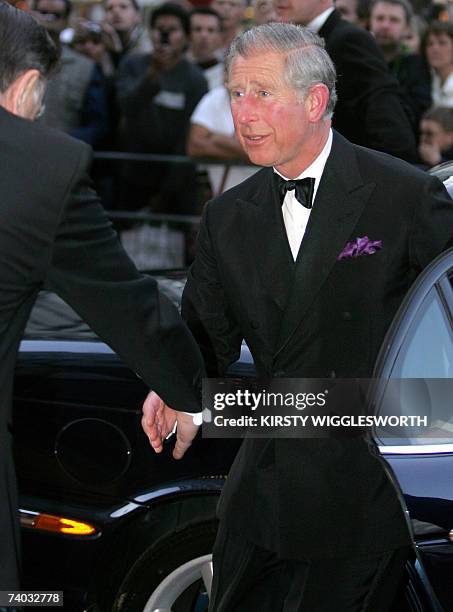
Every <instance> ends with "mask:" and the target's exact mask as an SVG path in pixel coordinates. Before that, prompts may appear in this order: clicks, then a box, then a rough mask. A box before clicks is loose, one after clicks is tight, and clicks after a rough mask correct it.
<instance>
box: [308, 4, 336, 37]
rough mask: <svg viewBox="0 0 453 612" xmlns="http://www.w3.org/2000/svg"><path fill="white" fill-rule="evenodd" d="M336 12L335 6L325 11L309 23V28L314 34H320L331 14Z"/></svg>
mask: <svg viewBox="0 0 453 612" xmlns="http://www.w3.org/2000/svg"><path fill="white" fill-rule="evenodd" d="M334 10H335V7H334V6H331V7H329V8H328V9H326V10H325V11H323V12H322V13H321V14H320V15H318V16H317V17H315V18H314V19H312V20H311V21H310V22H309V23H307V26H306V27H307V28H308V29H309V30H311V31H312V32H316V33H318V32H319V30H320V29H321V28H322V26H323V25H324V24H325V23H326V21H327V19H328V18H329V17H330V15H331V13H333V12H334Z"/></svg>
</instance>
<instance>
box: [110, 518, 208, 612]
mask: <svg viewBox="0 0 453 612" xmlns="http://www.w3.org/2000/svg"><path fill="white" fill-rule="evenodd" d="M217 526H218V523H217V521H209V522H205V523H199V524H196V525H191V526H189V527H186V528H185V529H183V530H180V531H176V532H174V533H173V534H172V535H171V536H169V537H167V538H165V539H161V540H159V541H158V542H157V543H156V545H154V546H152V547H151V548H149V549H148V550H147V551H145V552H144V553H143V554H142V556H141V557H140V558H139V559H138V560H137V561H136V562H135V563H134V565H133V567H132V569H131V570H130V572H129V573H128V575H127V576H126V578H125V580H124V582H123V584H122V585H121V588H120V590H119V593H118V595H117V597H116V600H115V603H114V606H113V610H114V612H155V611H156V612H157V611H158V612H207V609H208V605H209V593H210V590H211V582H212V554H211V553H212V547H213V545H214V540H215V536H216V533H217Z"/></svg>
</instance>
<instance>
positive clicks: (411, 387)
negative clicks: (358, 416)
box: [377, 288, 453, 445]
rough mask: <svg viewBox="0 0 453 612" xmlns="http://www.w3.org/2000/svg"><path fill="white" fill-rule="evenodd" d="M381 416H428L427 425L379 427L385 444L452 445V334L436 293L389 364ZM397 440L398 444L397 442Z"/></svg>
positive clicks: (421, 310) (431, 294) (423, 306)
mask: <svg viewBox="0 0 453 612" xmlns="http://www.w3.org/2000/svg"><path fill="white" fill-rule="evenodd" d="M390 379H391V380H390V381H389V382H388V384H387V386H386V390H385V393H384V396H383V400H382V402H381V404H380V408H379V414H399V415H406V416H419V417H423V416H427V417H428V426H424V425H423V426H418V425H416V424H414V425H413V426H405V427H401V428H399V431H398V430H392V436H389V429H387V430H385V429H383V428H380V429H378V430H377V435H378V437H379V438H380V441H381V442H382V443H383V444H388V445H398V444H403V445H423V444H429V445H432V444H452V443H453V394H452V392H451V390H452V385H453V331H452V324H451V321H450V320H449V318H448V315H447V313H446V311H445V308H444V306H443V304H442V302H441V299H440V297H439V295H438V293H437V291H436V289H435V288H433V289H431V291H430V292H429V293H428V295H427V297H426V298H425V300H424V302H423V304H422V306H421V307H420V309H419V311H418V312H417V314H416V316H415V317H414V319H413V321H412V323H411V325H410V328H409V331H408V333H407V334H406V337H405V338H404V341H403V344H402V346H401V349H400V351H399V353H398V356H397V358H396V360H395V363H394V365H393V368H392V371H391V375H390ZM395 435H396V436H401V438H399V437H398V439H395Z"/></svg>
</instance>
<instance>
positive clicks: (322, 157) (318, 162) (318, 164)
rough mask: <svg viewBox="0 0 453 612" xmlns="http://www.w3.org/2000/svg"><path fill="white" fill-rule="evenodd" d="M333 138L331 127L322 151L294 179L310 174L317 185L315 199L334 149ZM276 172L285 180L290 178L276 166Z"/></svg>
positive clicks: (314, 193) (314, 191) (314, 192)
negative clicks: (328, 159) (325, 167)
mask: <svg viewBox="0 0 453 612" xmlns="http://www.w3.org/2000/svg"><path fill="white" fill-rule="evenodd" d="M332 140H333V134H332V130H331V129H330V130H329V136H328V138H327V140H326V144H325V145H324V147H323V149H322V151H321V153H320V154H319V155H318V157H317V158H316V159H315V160H314V161H312V163H311V164H310V165H309V166H308V168H305V170H304V171H303V172H302V173H301V174H299V176H297V177H296V178H295V179H293V180H296V179H302V178H305V177H308V176H311V177H313V178H314V179H315V186H314V189H313V201H314V199H315V196H316V192H317V191H318V187H319V183H320V181H321V176H322V173H323V172H324V166H325V165H326V162H327V158H328V157H329V155H330V151H331V149H332ZM274 172H276V173H277V174H279V175H280V176H281V177H282V178H284V179H285V180H288V177H287V176H283V174H280V172H279V171H278V170H276V169H275V168H274Z"/></svg>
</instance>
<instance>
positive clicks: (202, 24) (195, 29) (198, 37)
mask: <svg viewBox="0 0 453 612" xmlns="http://www.w3.org/2000/svg"><path fill="white" fill-rule="evenodd" d="M220 45H221V36H220V22H219V20H218V19H217V17H215V16H214V15H201V14H195V15H192V17H191V18H190V47H191V50H192V53H193V55H194V57H195V58H196V59H199V60H201V61H203V60H204V59H210V58H211V57H212V56H213V53H214V51H216V50H217V49H219V47H220Z"/></svg>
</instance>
